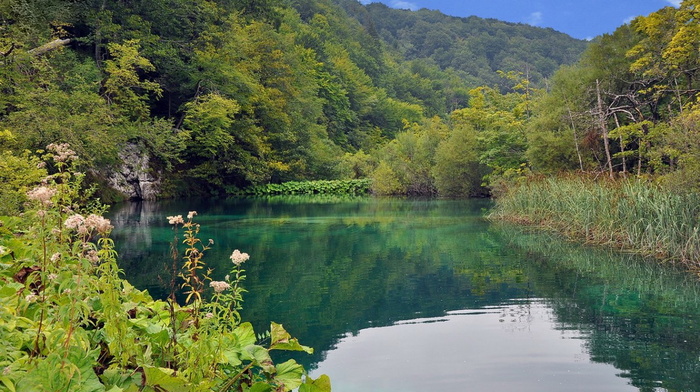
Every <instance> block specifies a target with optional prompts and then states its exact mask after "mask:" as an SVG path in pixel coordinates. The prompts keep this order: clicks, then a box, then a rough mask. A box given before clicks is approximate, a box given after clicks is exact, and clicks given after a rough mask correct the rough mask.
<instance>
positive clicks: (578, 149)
mask: <svg viewBox="0 0 700 392" xmlns="http://www.w3.org/2000/svg"><path fill="white" fill-rule="evenodd" d="M566 110H568V111H569V121H571V129H572V131H573V133H574V146H575V147H576V155H577V156H578V164H579V166H580V167H581V171H583V158H581V150H580V148H579V145H578V137H577V136H576V124H575V123H574V116H573V115H572V114H571V108H570V107H569V106H568V105H567V106H566Z"/></svg>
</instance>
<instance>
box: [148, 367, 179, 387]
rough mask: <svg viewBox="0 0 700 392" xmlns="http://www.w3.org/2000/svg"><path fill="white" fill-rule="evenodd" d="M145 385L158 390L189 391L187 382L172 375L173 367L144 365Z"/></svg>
mask: <svg viewBox="0 0 700 392" xmlns="http://www.w3.org/2000/svg"><path fill="white" fill-rule="evenodd" d="M143 371H144V375H145V376H146V385H147V386H149V387H153V388H154V389H155V390H158V391H168V392H189V391H190V388H189V387H188V386H187V382H186V381H185V380H183V379H182V378H179V377H177V376H175V375H174V373H175V371H174V370H173V369H167V368H158V367H144V369H143Z"/></svg>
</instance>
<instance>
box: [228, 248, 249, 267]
mask: <svg viewBox="0 0 700 392" xmlns="http://www.w3.org/2000/svg"><path fill="white" fill-rule="evenodd" d="M248 259H250V256H249V255H248V253H241V251H239V250H238V249H236V250H234V251H233V253H231V261H232V262H233V264H235V265H236V266H240V265H241V264H243V263H245V262H246V261H247V260H248Z"/></svg>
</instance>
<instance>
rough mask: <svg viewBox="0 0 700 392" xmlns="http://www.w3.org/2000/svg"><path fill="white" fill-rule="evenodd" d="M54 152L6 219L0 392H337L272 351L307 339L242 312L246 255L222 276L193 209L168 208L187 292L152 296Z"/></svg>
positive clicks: (64, 157)
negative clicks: (128, 273)
mask: <svg viewBox="0 0 700 392" xmlns="http://www.w3.org/2000/svg"><path fill="white" fill-rule="evenodd" d="M49 151H50V152H52V153H53V154H52V155H50V158H52V159H53V161H54V167H55V168H56V169H57V173H55V174H53V175H51V176H49V177H47V178H46V179H45V180H44V182H43V183H42V184H38V186H37V187H36V188H34V189H33V190H32V191H30V192H29V193H28V194H27V196H28V198H29V199H30V201H31V203H32V205H31V206H28V208H27V210H26V212H25V214H24V215H23V216H21V217H2V218H0V223H1V224H0V341H2V342H3V344H2V345H0V346H1V347H0V391H5V390H9V391H58V390H60V391H80V392H95V391H211V390H216V391H228V390H236V391H290V390H292V389H296V388H298V389H299V391H301V392H325V391H330V384H329V381H328V378H327V377H325V376H321V377H320V378H319V379H317V380H312V379H311V378H309V377H306V376H305V372H304V369H303V368H302V367H301V365H299V364H297V363H296V362H294V361H293V360H290V361H287V362H282V363H275V362H274V361H273V360H272V359H271V357H270V353H269V352H270V351H271V350H296V351H306V352H311V349H310V348H308V347H305V346H302V345H301V344H299V343H298V341H296V340H295V339H293V338H292V337H291V336H290V335H289V334H288V333H287V332H286V331H285V330H284V328H283V327H282V326H281V325H279V324H275V323H272V325H271V327H270V331H269V333H267V334H265V335H264V336H266V339H269V345H267V347H264V346H262V345H261V342H260V341H258V338H256V334H255V333H254V331H253V328H252V326H251V324H250V323H247V322H243V321H242V320H241V318H240V315H239V313H238V312H239V310H240V309H241V306H242V293H243V292H244V290H243V288H242V287H241V282H242V281H243V280H244V278H245V276H244V275H243V273H244V270H243V269H242V264H243V263H244V262H245V261H247V260H248V259H249V256H248V255H247V254H245V253H241V252H240V251H234V252H233V254H232V255H231V260H232V269H231V272H230V275H229V276H228V277H227V278H225V279H224V281H213V280H211V279H210V278H209V275H210V274H211V271H209V270H206V269H205V264H204V259H203V257H204V254H205V253H206V251H207V250H208V249H209V247H210V246H211V245H213V241H211V240H210V241H209V242H208V243H207V244H203V243H202V242H201V241H200V240H199V239H198V237H197V236H198V233H199V225H198V224H197V223H195V222H194V217H195V216H196V212H194V211H191V212H190V213H189V214H188V215H187V219H186V220H185V219H184V218H183V217H182V216H180V215H178V216H175V217H168V221H169V222H170V223H171V224H173V225H174V226H173V227H174V229H175V232H176V233H177V230H178V228H179V227H182V228H184V229H185V230H184V240H183V242H184V244H185V245H186V249H185V252H184V257H183V258H182V259H180V258H179V256H176V259H175V260H176V261H178V262H179V261H180V260H182V262H181V263H180V266H181V273H180V274H179V278H180V281H181V282H182V283H181V284H179V285H177V286H173V287H174V289H178V290H179V289H184V293H183V294H185V295H186V301H184V302H185V303H184V304H180V303H178V302H177V301H176V300H175V297H176V296H175V295H172V296H171V297H170V298H169V299H167V300H165V301H163V300H154V299H153V298H151V296H150V295H149V294H148V292H145V291H140V290H137V289H136V288H134V287H133V286H131V285H130V284H129V283H128V282H127V281H126V280H124V279H122V278H121V276H120V274H121V271H120V270H119V268H118V265H117V254H116V252H115V251H114V244H113V242H112V240H111V239H110V238H109V234H110V231H111V230H112V225H111V222H109V220H107V219H105V218H104V217H102V214H103V212H104V207H102V206H100V205H99V204H97V203H91V204H89V203H87V204H86V203H83V202H79V201H81V200H82V199H81V197H83V196H84V194H85V192H84V190H82V188H81V181H82V178H83V175H82V174H81V173H76V172H72V171H71V169H72V168H73V167H74V165H75V164H76V163H77V162H78V160H77V157H76V156H75V153H73V152H72V151H70V149H69V146H68V145H65V144H61V145H54V146H51V148H50V149H49ZM207 281H209V284H208V285H206V284H205V282H207ZM209 289H211V292H208V291H207V290H209ZM266 341H267V340H266Z"/></svg>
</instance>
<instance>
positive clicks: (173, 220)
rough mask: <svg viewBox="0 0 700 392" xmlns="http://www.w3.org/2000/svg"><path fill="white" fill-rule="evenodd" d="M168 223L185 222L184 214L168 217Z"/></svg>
mask: <svg viewBox="0 0 700 392" xmlns="http://www.w3.org/2000/svg"><path fill="white" fill-rule="evenodd" d="M167 219H168V223H170V224H171V225H177V224H184V223H185V221H184V220H183V219H182V215H175V216H169V217H167Z"/></svg>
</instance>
